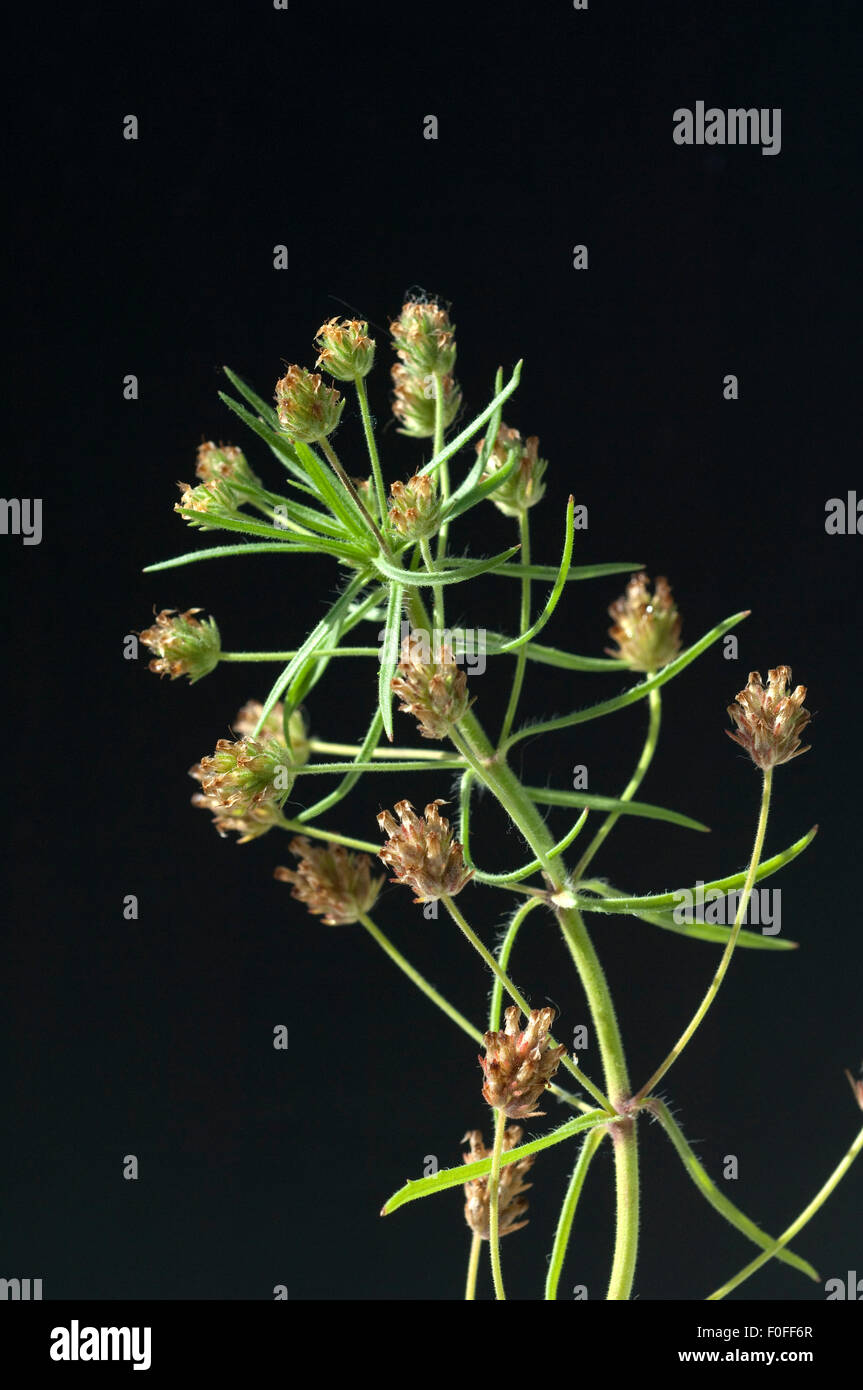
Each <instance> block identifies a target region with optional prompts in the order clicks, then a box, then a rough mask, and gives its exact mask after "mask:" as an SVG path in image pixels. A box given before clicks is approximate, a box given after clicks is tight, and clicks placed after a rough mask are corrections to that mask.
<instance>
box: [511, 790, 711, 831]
mask: <svg viewBox="0 0 863 1390" xmlns="http://www.w3.org/2000/svg"><path fill="white" fill-rule="evenodd" d="M525 791H526V792H527V794H528V796H529V797H530V799H531V801H535V802H536V803H537V805H539V806H586V807H587V808H588V810H590V811H614V812H615V813H616V814H617V815H623V816H641V817H642V819H644V820H663V821H668V823H669V824H670V825H680V826H683V828H684V830H706V831H709V830H710V826H709V825H704V824H703V823H702V822H701V821H700V820H693V819H692V817H691V816H684V815H683V814H682V813H681V812H680V811H669V810H668V808H667V807H666V806H654V805H653V804H652V803H651V802H649V801H621V800H620V799H619V798H618V797H616V796H594V794H593V793H592V792H590V793H588V792H563V791H555V790H554V789H553V788H551V787H525Z"/></svg>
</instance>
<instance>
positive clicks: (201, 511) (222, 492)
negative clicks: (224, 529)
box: [174, 476, 241, 531]
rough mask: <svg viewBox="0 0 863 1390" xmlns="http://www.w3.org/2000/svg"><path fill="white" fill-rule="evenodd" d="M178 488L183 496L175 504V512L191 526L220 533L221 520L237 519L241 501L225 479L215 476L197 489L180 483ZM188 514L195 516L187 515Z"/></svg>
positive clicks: (200, 484)
mask: <svg viewBox="0 0 863 1390" xmlns="http://www.w3.org/2000/svg"><path fill="white" fill-rule="evenodd" d="M177 487H178V488H179V489H180V491H181V493H182V494H183V495H182V497H181V498H180V500H179V502H177V503H175V505H174V511H175V512H180V514H181V515H182V516H184V517H185V519H186V521H188V523H189V525H190V526H198V527H200V529H201V530H202V531H218V529H219V522H220V521H221V520H225V519H228V520H232V521H233V520H235V519H236V517H237V515H238V509H239V507H240V506H241V499H240V498H239V497H237V495H236V493H235V492H234V491H233V490H232V488H231V486H230V484H229V483H228V482H227V481H226V480H225V478H223V477H215V476H214V477H212V478H210V479H209V480H208V481H207V482H205V483H199V484H198V485H197V487H192V486H191V485H190V484H189V483H178V484H177ZM188 512H191V513H193V515H191V516H189V515H187V513H188ZM205 518H209V520H206V519H205Z"/></svg>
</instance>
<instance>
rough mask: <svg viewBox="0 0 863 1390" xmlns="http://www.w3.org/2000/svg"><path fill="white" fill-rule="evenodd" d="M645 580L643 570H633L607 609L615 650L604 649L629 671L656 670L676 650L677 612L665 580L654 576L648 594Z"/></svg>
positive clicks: (610, 633) (668, 659) (677, 641)
mask: <svg viewBox="0 0 863 1390" xmlns="http://www.w3.org/2000/svg"><path fill="white" fill-rule="evenodd" d="M649 583H650V581H649V579H648V577H647V575H646V574H643V573H642V574H634V575H633V576H632V578H631V579H630V581H629V583H628V584H627V586H626V593H625V594H623V596H622V597H621V598H618V599H615V601H614V603H613V604H612V605H611V607H610V608H609V610H608V612H609V615H610V617H612V618H613V619H614V626H613V627H611V628H609V630H608V635H609V637H612V638H613V639H614V641H615V642H616V643H617V646H618V650H617V651H614V650H613V649H612V648H611V647H606V649H605V650H606V652H607V653H608V655H609V656H616V657H619V659H620V660H621V661H622V662H623V664H624V666H628V667H629V669H630V671H658V670H660V669H661V668H662V667H663V666H667V665H668V663H669V662H670V661H673V660H674V658H675V657H676V656H678V655H679V653H680V626H681V624H680V614H679V613H678V611H677V607H676V605H675V602H674V599H673V598H672V596H671V587H670V585H669V583H668V580H667V579H662V578H659V579H657V581H656V585H655V588H654V592H653V593H652V594H651V592H650V589H649V588H648V585H649Z"/></svg>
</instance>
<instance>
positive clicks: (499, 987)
mask: <svg viewBox="0 0 863 1390" xmlns="http://www.w3.org/2000/svg"><path fill="white" fill-rule="evenodd" d="M539 901H540V900H539V898H529V899H528V900H527V902H526V903H522V904H521V906H520V907H518V908H517V909H516V911H515V912H514V913H513V915H512V921H511V922H510V924H509V927H508V928H507V933H506V936H505V937H504V939H503V941H502V942H501V944H500V949H499V951H498V953H497V960H498V965H499V966H500V968H501V970H506V969H507V968H508V966H509V958H510V956H511V955H512V948H513V946H514V945H515V938H516V937H517V936H518V933H519V930H520V928H521V924H522V922H523V921H524V919H525V917H526V916H527V914H528V913H529V912H531V911H532V910H533V909H534V908H535V907H538V906H539ZM502 1005H503V984H502V982H501V980H499V979H498V977H497V975H495V977H494V984H493V985H492V987H491V1003H490V1005H489V1010H488V1031H489V1032H490V1033H496V1032H497V1031H498V1029H499V1028H500V1013H501V1007H502ZM522 1012H523V1011H522Z"/></svg>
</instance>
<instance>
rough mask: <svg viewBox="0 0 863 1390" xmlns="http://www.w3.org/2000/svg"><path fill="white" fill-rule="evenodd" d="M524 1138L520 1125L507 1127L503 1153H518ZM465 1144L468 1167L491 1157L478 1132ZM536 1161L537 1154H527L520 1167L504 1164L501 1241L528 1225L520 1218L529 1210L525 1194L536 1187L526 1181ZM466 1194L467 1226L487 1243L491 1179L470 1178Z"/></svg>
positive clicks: (473, 1131) (468, 1136) (471, 1133)
mask: <svg viewBox="0 0 863 1390" xmlns="http://www.w3.org/2000/svg"><path fill="white" fill-rule="evenodd" d="M523 1137H524V1130H523V1129H522V1128H521V1126H520V1125H507V1127H506V1133H505V1134H504V1136H503V1149H504V1153H509V1151H510V1149H517V1148H518V1146H519V1144H520V1143H521V1141H522V1138H523ZM462 1143H463V1144H464V1143H468V1144H469V1145H470V1152H469V1153H466V1154H463V1155H462V1157H463V1158H464V1161H465V1163H478V1162H479V1161H480V1160H481V1159H483V1158H490V1157H491V1149H487V1148H486V1147H485V1144H484V1143H483V1138H482V1134H481V1133H480V1131H479V1130H478V1129H471V1130H468V1132H467V1134H465V1135H464V1137H463V1139H462ZM535 1157H536V1155H535V1154H528V1155H527V1157H526V1158H520V1159H519V1160H518V1162H517V1163H505V1164H504V1165H503V1166H502V1168H501V1170H500V1182H499V1184H498V1233H499V1235H500V1236H501V1238H502V1237H503V1236H509V1235H512V1233H513V1231H520V1230H521V1228H522V1226H526V1225H527V1222H526V1221H522V1220H521V1219H520V1218H521V1217H523V1216H524V1215H525V1213H526V1211H527V1206H528V1204H527V1198H526V1197H525V1196H524V1193H525V1192H527V1191H528V1189H529V1188H530V1187H531V1186H532V1185H533V1184H532V1183H529V1182H525V1181H524V1179H525V1177H526V1176H527V1174H528V1172H529V1171H530V1169H531V1168H532V1166H533V1163H534V1159H535ZM464 1193H465V1197H466V1198H467V1201H466V1202H465V1204H464V1215H465V1220H466V1221H467V1224H468V1225H469V1226H470V1229H471V1230H472V1231H473V1233H474V1235H477V1236H480V1237H481V1238H482V1240H488V1238H489V1221H490V1214H489V1191H488V1175H486V1176H485V1177H482V1178H471V1179H470V1181H469V1182H466V1183H465V1185H464Z"/></svg>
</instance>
